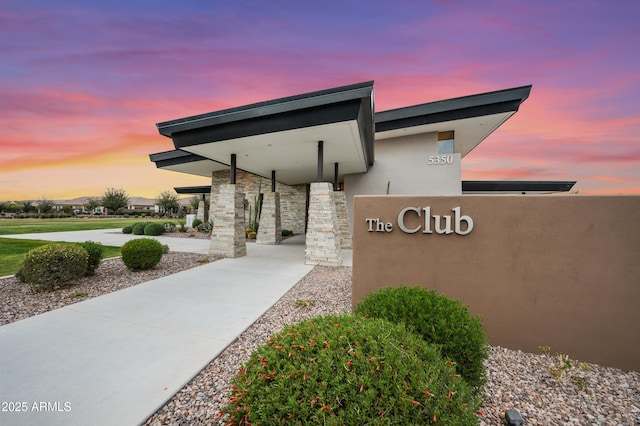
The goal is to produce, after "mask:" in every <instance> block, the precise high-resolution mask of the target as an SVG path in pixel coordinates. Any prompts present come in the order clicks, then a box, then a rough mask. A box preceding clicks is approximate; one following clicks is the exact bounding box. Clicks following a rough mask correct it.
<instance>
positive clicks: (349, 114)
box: [150, 81, 374, 185]
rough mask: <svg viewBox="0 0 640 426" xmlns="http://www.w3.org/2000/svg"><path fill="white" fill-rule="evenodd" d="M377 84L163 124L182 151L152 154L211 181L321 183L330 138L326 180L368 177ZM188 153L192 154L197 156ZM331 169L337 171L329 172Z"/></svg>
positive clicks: (157, 160) (160, 125)
mask: <svg viewBox="0 0 640 426" xmlns="http://www.w3.org/2000/svg"><path fill="white" fill-rule="evenodd" d="M373 111H374V106H373V82H372V81H370V82H365V83H358V84H353V85H349V86H342V87H338V88H334V89H328V90H322V91H318V92H311V93H306V94H302V95H297V96H291V97H287V98H281V99H276V100H272V101H266V102H260V103H256V104H251V105H247V106H243V107H238V108H231V109H226V110H222V111H217V112H211V113H207V114H202V115H196V116H192V117H186V118H181V119H178V120H172V121H167V122H162V123H158V124H157V125H156V126H157V128H158V131H159V132H160V134H162V135H164V136H167V137H170V138H171V139H172V140H173V143H174V146H175V148H176V150H175V151H168V152H165V153H158V154H152V155H151V156H150V157H151V161H154V162H155V163H156V166H157V167H159V168H163V169H168V170H174V171H180V172H184V173H190V174H196V175H201V176H207V177H211V173H212V172H214V171H217V170H224V169H228V168H229V165H230V162H231V154H236V158H237V167H238V169H241V170H245V171H247V172H250V173H254V174H256V175H259V176H264V177H267V178H270V177H271V171H272V170H275V171H276V179H277V181H278V182H281V183H284V184H288V185H296V184H303V183H310V182H315V181H316V180H317V164H318V141H323V164H324V165H325V167H324V170H325V176H324V178H325V180H327V181H333V179H334V176H333V174H334V167H333V165H334V163H338V164H339V175H340V179H341V178H342V176H344V175H345V174H351V173H363V172H366V171H367V170H368V168H369V166H370V165H372V164H373V160H374V151H373V143H374V125H373ZM189 155H193V157H190V156H189ZM329 166H331V167H329Z"/></svg>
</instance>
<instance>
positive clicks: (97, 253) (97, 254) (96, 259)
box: [82, 241, 104, 276]
mask: <svg viewBox="0 0 640 426" xmlns="http://www.w3.org/2000/svg"><path fill="white" fill-rule="evenodd" d="M82 247H83V248H84V249H85V250H86V251H87V254H88V255H89V257H88V260H87V270H86V271H85V275H87V276H90V275H95V273H96V269H98V266H100V261H101V260H102V255H103V253H104V246H103V245H102V244H100V243H96V242H94V241H85V242H84V243H82Z"/></svg>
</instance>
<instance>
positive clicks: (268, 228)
mask: <svg viewBox="0 0 640 426" xmlns="http://www.w3.org/2000/svg"><path fill="white" fill-rule="evenodd" d="M281 242H282V226H281V225H280V194H279V193H277V192H265V193H264V198H263V199H262V213H261V214H260V226H259V227H258V237H257V238H256V243H257V244H271V245H273V244H280V243H281Z"/></svg>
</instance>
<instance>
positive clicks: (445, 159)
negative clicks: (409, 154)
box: [427, 155, 453, 166]
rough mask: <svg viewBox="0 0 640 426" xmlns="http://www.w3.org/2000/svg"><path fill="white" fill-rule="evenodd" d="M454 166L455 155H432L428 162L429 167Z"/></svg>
mask: <svg viewBox="0 0 640 426" xmlns="http://www.w3.org/2000/svg"><path fill="white" fill-rule="evenodd" d="M449 164H453V155H430V156H429V159H428V160H427V165H428V166H446V165H449Z"/></svg>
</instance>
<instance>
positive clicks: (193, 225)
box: [191, 219, 202, 229]
mask: <svg viewBox="0 0 640 426" xmlns="http://www.w3.org/2000/svg"><path fill="white" fill-rule="evenodd" d="M201 224H202V221H201V220H200V219H193V222H191V227H192V228H193V229H196V228H197V227H198V225H201Z"/></svg>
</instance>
